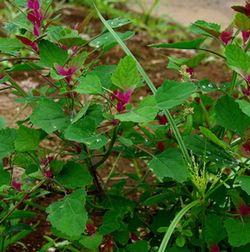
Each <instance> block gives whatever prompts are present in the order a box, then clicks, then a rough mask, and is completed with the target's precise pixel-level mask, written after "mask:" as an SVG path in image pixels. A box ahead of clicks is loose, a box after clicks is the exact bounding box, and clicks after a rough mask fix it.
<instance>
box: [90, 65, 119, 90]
mask: <svg viewBox="0 0 250 252" xmlns="http://www.w3.org/2000/svg"><path fill="white" fill-rule="evenodd" d="M115 69H116V65H105V66H97V67H95V68H94V70H93V71H92V72H91V73H92V74H93V75H97V76H98V77H99V79H100V81H101V84H102V86H103V87H105V88H107V89H111V86H112V85H113V84H112V80H111V77H112V74H113V72H114V70H115Z"/></svg>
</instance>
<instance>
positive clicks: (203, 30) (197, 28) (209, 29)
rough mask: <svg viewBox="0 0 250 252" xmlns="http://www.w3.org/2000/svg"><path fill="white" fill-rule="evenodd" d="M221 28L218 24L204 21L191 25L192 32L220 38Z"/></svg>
mask: <svg viewBox="0 0 250 252" xmlns="http://www.w3.org/2000/svg"><path fill="white" fill-rule="evenodd" d="M220 28H221V27H220V25H218V24H216V23H208V22H206V21H203V20H197V21H196V22H194V23H193V24H192V25H191V27H190V30H191V32H193V33H196V34H199V35H204V36H210V37H211V36H212V37H216V38H218V37H219V36H220Z"/></svg>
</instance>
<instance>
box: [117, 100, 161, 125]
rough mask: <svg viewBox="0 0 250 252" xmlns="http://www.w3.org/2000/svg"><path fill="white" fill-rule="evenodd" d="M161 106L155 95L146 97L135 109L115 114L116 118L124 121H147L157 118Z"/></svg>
mask: <svg viewBox="0 0 250 252" xmlns="http://www.w3.org/2000/svg"><path fill="white" fill-rule="evenodd" d="M158 111H159V108H158V106H157V104H156V102H155V98H154V96H147V97H146V98H144V99H143V100H142V101H141V102H140V103H139V105H138V107H137V108H135V109H134V110H131V111H129V112H128V113H124V114H117V115H115V118H116V119H119V120H120V121H122V122H136V123H146V122H151V121H153V120H154V119H155V117H156V114H157V113H158Z"/></svg>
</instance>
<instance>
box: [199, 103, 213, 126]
mask: <svg viewBox="0 0 250 252" xmlns="http://www.w3.org/2000/svg"><path fill="white" fill-rule="evenodd" d="M200 107H201V109H202V111H203V113H204V116H205V120H206V123H207V126H208V127H209V128H210V127H211V125H210V121H209V114H208V112H207V109H206V107H205V105H204V103H203V101H202V99H200Z"/></svg>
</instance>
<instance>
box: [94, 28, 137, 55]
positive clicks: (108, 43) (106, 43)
mask: <svg viewBox="0 0 250 252" xmlns="http://www.w3.org/2000/svg"><path fill="white" fill-rule="evenodd" d="M116 34H117V36H119V38H120V39H121V40H122V41H125V40H128V39H130V38H132V37H133V36H134V32H131V31H127V32H124V33H121V32H116ZM116 44H117V42H116V40H115V39H114V38H113V36H112V35H111V34H110V33H104V34H102V35H100V36H99V37H98V38H96V39H94V40H93V41H91V42H90V44H89V45H90V46H92V47H95V48H101V47H103V50H104V51H107V50H109V49H110V48H112V47H113V46H115V45H116Z"/></svg>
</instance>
